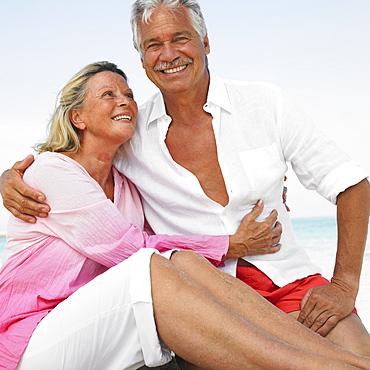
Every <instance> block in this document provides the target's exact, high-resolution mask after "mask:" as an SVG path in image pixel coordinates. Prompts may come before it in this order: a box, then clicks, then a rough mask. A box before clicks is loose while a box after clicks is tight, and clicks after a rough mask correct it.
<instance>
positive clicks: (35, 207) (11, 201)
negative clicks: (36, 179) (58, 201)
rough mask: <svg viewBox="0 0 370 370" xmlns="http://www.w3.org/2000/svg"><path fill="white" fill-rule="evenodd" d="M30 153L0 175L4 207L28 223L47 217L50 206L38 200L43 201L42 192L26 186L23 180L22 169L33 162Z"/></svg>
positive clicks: (0, 190) (0, 189)
mask: <svg viewBox="0 0 370 370" xmlns="http://www.w3.org/2000/svg"><path fill="white" fill-rule="evenodd" d="M33 161H34V158H33V156H32V155H29V156H27V157H26V158H25V159H24V160H23V161H19V162H16V163H15V164H14V166H13V167H12V168H11V169H10V170H7V171H5V172H4V173H3V174H2V175H1V177H0V192H1V195H2V197H3V204H4V207H5V208H6V209H7V210H8V211H9V212H11V213H12V214H13V215H14V216H15V217H17V218H20V219H21V220H23V221H26V222H29V223H35V222H36V217H34V216H38V217H47V213H48V212H49V211H50V207H49V206H48V205H47V204H43V203H40V202H44V201H45V196H44V194H42V193H40V192H39V191H37V190H34V189H32V188H30V187H29V186H27V185H26V184H25V183H24V181H23V174H24V171H25V170H26V169H27V168H28V167H29V166H30V165H31V164H32V163H33Z"/></svg>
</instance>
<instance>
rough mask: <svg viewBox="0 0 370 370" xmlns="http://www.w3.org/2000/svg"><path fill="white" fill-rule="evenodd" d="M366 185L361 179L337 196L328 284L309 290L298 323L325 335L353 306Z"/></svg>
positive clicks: (368, 206)
mask: <svg viewBox="0 0 370 370" xmlns="http://www.w3.org/2000/svg"><path fill="white" fill-rule="evenodd" d="M369 210H370V190H369V182H368V181H367V180H366V179H365V180H363V181H361V182H360V183H358V184H357V185H354V186H351V187H350V188H348V189H346V190H345V191H344V192H342V193H340V194H339V195H338V199H337V224H338V249H337V257H336V263H335V269H334V274H333V278H332V279H331V282H330V283H329V284H328V285H326V286H325V287H320V288H313V289H310V290H309V291H308V292H307V294H306V296H305V297H304V298H303V300H302V307H301V308H302V310H301V313H300V315H299V318H298V321H300V322H302V323H303V324H305V325H306V326H308V327H310V328H311V329H312V330H314V331H316V332H317V333H319V334H321V335H324V336H325V335H326V334H327V333H328V332H329V331H330V330H331V329H332V328H333V327H334V326H335V325H336V324H337V323H338V322H339V321H340V320H342V319H343V318H344V317H346V316H348V315H349V314H350V313H351V312H352V310H353V308H354V305H355V301H356V296H357V293H358V289H359V281H360V274H361V267H362V262H363V256H364V250H365V245H366V238H367V233H368V223H369Z"/></svg>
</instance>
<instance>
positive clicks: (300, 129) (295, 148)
mask: <svg viewBox="0 0 370 370" xmlns="http://www.w3.org/2000/svg"><path fill="white" fill-rule="evenodd" d="M280 99H281V101H280V104H279V106H280V107H281V112H280V113H281V114H280V122H279V123H278V124H279V126H280V127H279V128H280V137H281V145H282V148H283V152H284V156H285V160H286V161H287V162H291V165H292V168H293V170H294V171H295V173H296V174H297V176H298V178H299V180H300V182H301V183H302V184H303V185H304V186H305V187H306V188H307V189H313V190H316V191H317V192H318V193H319V194H320V195H322V196H323V197H324V198H326V199H327V200H329V201H330V202H332V203H334V204H335V203H336V199H337V196H338V194H339V193H340V192H342V191H344V190H345V189H347V188H348V187H350V186H352V185H355V184H357V183H359V182H360V181H361V180H363V179H364V178H366V177H367V176H368V174H367V173H366V172H365V171H364V169H363V168H362V167H361V166H360V165H359V164H358V163H356V162H355V161H353V160H351V158H350V157H349V156H348V155H347V154H346V153H345V152H344V151H343V150H341V149H340V148H339V147H338V146H337V145H336V143H335V142H334V141H333V140H330V139H329V138H328V137H327V136H326V135H324V134H323V133H322V132H321V131H320V130H319V129H318V128H317V127H316V126H315V125H314V124H313V122H312V121H311V119H310V118H309V117H308V116H307V115H306V114H305V113H304V112H303V111H302V109H301V108H300V107H299V106H298V105H297V104H296V103H295V102H294V101H293V100H292V99H291V98H290V97H289V96H288V95H286V94H285V93H284V92H282V93H281V96H280Z"/></svg>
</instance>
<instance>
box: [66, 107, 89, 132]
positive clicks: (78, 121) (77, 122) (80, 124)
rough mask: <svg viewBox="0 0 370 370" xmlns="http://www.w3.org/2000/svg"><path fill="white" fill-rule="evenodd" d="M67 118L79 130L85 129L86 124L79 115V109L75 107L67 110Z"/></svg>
mask: <svg viewBox="0 0 370 370" xmlns="http://www.w3.org/2000/svg"><path fill="white" fill-rule="evenodd" d="M69 119H70V120H71V122H72V123H73V124H74V126H76V127H77V128H78V129H80V130H85V128H86V125H85V123H84V121H83V119H82V117H81V114H80V110H79V109H75V110H72V111H70V112H69Z"/></svg>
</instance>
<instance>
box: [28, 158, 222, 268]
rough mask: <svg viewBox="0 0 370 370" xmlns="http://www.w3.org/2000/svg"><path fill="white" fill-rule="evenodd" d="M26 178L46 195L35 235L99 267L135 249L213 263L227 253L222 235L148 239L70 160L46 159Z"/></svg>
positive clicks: (130, 253) (150, 236) (116, 261)
mask: <svg viewBox="0 0 370 370" xmlns="http://www.w3.org/2000/svg"><path fill="white" fill-rule="evenodd" d="M39 159H40V158H39ZM31 173H32V178H31V179H30V181H31V184H30V185H31V186H33V187H35V188H36V189H38V190H40V191H42V192H43V193H44V194H45V195H46V197H47V203H48V204H49V205H50V207H51V212H50V213H49V216H48V217H47V218H46V219H39V220H38V223H37V225H38V227H39V228H40V231H42V232H44V233H48V234H49V235H53V236H55V237H58V238H60V239H63V240H64V241H65V242H67V243H68V244H69V245H70V246H71V248H73V249H75V250H76V251H78V252H79V253H81V254H82V255H84V256H86V257H87V258H90V259H92V260H94V261H96V262H98V263H101V264H102V265H104V266H107V267H111V266H114V265H116V264H117V263H119V262H121V261H122V260H124V259H126V258H128V257H129V256H131V255H132V254H133V253H135V252H136V251H138V250H139V249H140V248H155V249H158V250H159V251H161V252H163V251H167V250H171V249H187V250H189V249H191V250H194V251H196V252H199V253H201V254H203V255H204V256H205V257H206V258H208V259H210V260H212V261H213V262H215V261H217V262H219V261H221V258H222V256H223V255H224V254H226V252H227V249H228V244H229V237H228V235H222V236H169V235H148V234H147V233H145V232H143V231H142V230H141V229H140V228H139V227H137V226H134V225H132V224H131V223H130V222H128V221H127V219H126V218H125V217H124V216H123V215H122V213H121V212H120V211H119V210H118V209H117V207H116V206H115V205H114V204H113V203H112V202H111V201H110V200H109V199H107V198H106V196H105V194H104V192H103V191H102V189H101V188H100V186H99V185H98V184H97V183H96V182H95V181H94V180H93V179H92V178H91V177H90V176H89V175H88V174H87V173H86V171H85V170H84V169H83V168H82V167H81V168H80V167H79V166H78V165H76V164H75V163H72V162H71V161H70V160H64V159H63V158H60V157H46V158H45V159H44V160H38V161H37V162H36V163H35V164H34V168H33V171H32V172H31ZM217 262H216V263H217Z"/></svg>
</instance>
